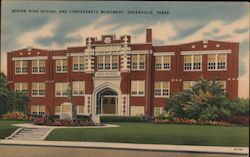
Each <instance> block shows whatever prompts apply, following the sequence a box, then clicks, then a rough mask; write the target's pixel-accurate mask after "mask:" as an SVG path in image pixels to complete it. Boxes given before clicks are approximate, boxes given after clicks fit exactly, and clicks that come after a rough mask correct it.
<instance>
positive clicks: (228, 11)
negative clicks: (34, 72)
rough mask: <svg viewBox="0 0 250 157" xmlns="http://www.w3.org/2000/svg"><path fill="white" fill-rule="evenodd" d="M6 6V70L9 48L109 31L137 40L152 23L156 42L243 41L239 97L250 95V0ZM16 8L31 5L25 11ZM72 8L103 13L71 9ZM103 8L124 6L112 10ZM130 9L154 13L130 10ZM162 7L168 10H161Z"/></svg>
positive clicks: (79, 40) (74, 42)
mask: <svg viewBox="0 0 250 157" xmlns="http://www.w3.org/2000/svg"><path fill="white" fill-rule="evenodd" d="M1 7H2V8H1V68H2V69H1V70H2V71H3V72H5V73H6V64H7V63H6V60H7V59H6V53H7V52H8V51H12V50H17V49H22V48H27V47H29V46H32V47H35V48H42V49H48V50H51V49H66V48H67V47H72V46H84V45H85V38H86V37H97V38H100V37H101V35H106V34H116V35H117V36H118V37H119V36H120V35H124V34H130V35H132V42H133V43H143V42H145V29H146V28H152V31H153V44H154V45H163V44H164V45H171V44H181V43H190V42H194V41H199V40H204V39H206V40H219V41H227V42H239V43H240V61H239V63H240V64H239V97H243V98H247V97H249V3H248V2H128V1H127V2H126V1H123V2H118V1H113V2H111V1H106V2H101V1H92V2H90V1H7V0H4V1H2V6H1ZM17 10H19V11H20V10H26V13H25V12H16V11H17ZM28 10H33V12H28ZM45 10H49V12H45ZM60 10H64V11H65V10H66V11H67V13H65V12H64V13H62V12H60ZM73 10H74V11H75V10H83V11H84V10H85V11H86V10H92V11H98V13H72V12H70V11H73ZM101 11H123V12H122V13H119V14H110V13H100V12H101ZM130 11H145V12H146V13H149V12H152V14H128V12H130ZM157 11H165V13H167V14H158V13H157Z"/></svg>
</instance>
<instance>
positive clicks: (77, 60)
mask: <svg viewBox="0 0 250 157" xmlns="http://www.w3.org/2000/svg"><path fill="white" fill-rule="evenodd" d="M84 59H85V58H84V56H75V57H73V71H83V70H84V63H85V61H84Z"/></svg>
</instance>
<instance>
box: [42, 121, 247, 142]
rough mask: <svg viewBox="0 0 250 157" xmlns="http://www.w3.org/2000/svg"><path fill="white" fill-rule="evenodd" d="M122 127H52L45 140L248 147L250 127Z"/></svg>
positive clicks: (134, 124)
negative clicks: (249, 129)
mask: <svg viewBox="0 0 250 157" xmlns="http://www.w3.org/2000/svg"><path fill="white" fill-rule="evenodd" d="M119 125H120V127H119V128H101V129H100V128H99V129H94V128H93V129H83V128H67V129H55V130H53V131H52V132H51V133H50V134H49V136H48V137H47V139H46V140H53V141H54V140H55V141H93V142H122V143H151V144H176V145H210V146H248V142H249V140H248V136H249V134H248V127H223V126H200V125H177V124H176V125H175V124H152V123H119Z"/></svg>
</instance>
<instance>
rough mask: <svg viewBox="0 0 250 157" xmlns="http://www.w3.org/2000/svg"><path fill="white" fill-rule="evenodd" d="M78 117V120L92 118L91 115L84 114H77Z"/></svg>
mask: <svg viewBox="0 0 250 157" xmlns="http://www.w3.org/2000/svg"><path fill="white" fill-rule="evenodd" d="M77 119H78V120H88V121H89V120H90V117H89V116H84V115H77Z"/></svg>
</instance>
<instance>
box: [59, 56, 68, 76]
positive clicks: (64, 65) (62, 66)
mask: <svg viewBox="0 0 250 157" xmlns="http://www.w3.org/2000/svg"><path fill="white" fill-rule="evenodd" d="M67 70H68V60H67V59H59V60H56V72H57V73H63V72H67Z"/></svg>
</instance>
